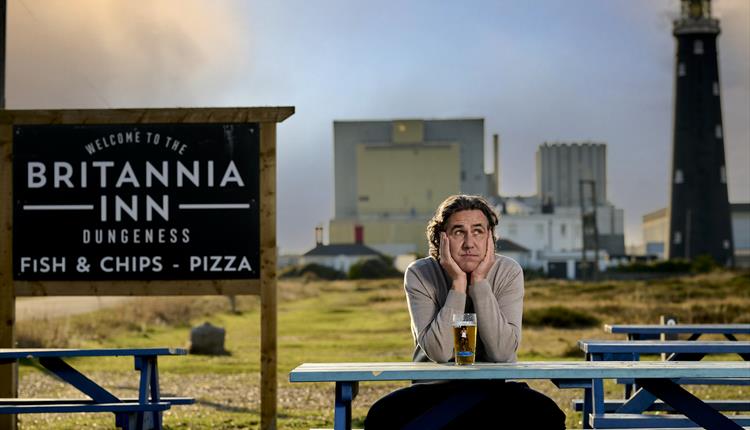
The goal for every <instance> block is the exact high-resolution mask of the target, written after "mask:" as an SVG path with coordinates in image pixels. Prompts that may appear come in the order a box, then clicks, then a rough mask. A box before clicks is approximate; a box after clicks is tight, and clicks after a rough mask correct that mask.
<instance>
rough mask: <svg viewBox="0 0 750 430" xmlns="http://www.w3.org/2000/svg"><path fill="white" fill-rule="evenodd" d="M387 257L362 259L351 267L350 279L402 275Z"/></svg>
mask: <svg viewBox="0 0 750 430" xmlns="http://www.w3.org/2000/svg"><path fill="white" fill-rule="evenodd" d="M401 276H402V273H401V272H399V271H398V270H396V268H395V267H393V262H392V261H391V259H389V258H387V257H381V258H374V259H367V260H360V261H358V262H356V263H354V264H352V266H351V267H350V268H349V279H382V278H396V277H401Z"/></svg>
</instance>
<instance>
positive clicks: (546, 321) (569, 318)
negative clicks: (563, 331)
mask: <svg viewBox="0 0 750 430" xmlns="http://www.w3.org/2000/svg"><path fill="white" fill-rule="evenodd" d="M523 324H524V325H525V326H530V327H541V326H549V327H555V328H585V327H593V326H597V325H599V320H598V319H596V318H595V317H593V316H591V315H589V314H587V313H585V312H581V311H576V310H573V309H568V308H565V307H562V306H551V307H548V308H542V309H531V310H530V311H528V312H525V313H524V316H523Z"/></svg>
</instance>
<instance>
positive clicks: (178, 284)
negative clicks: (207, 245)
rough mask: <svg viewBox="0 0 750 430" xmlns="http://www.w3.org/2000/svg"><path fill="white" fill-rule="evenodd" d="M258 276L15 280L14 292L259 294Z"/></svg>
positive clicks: (50, 293)
mask: <svg viewBox="0 0 750 430" xmlns="http://www.w3.org/2000/svg"><path fill="white" fill-rule="evenodd" d="M260 283H261V281H260V280H257V279H224V280H198V281H54V282H52V281H16V282H15V289H16V296H19V297H20V296H188V295H191V296H204V295H242V294H246V295H259V294H260Z"/></svg>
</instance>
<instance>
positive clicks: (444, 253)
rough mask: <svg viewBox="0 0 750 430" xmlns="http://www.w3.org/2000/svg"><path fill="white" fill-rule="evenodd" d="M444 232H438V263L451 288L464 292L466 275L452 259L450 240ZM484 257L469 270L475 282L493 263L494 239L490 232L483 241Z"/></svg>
mask: <svg viewBox="0 0 750 430" xmlns="http://www.w3.org/2000/svg"><path fill="white" fill-rule="evenodd" d="M449 240H450V239H449V238H448V235H447V234H446V233H445V232H442V233H440V265H441V266H443V269H445V271H446V272H447V273H448V276H449V277H450V279H451V281H452V288H454V289H455V290H457V291H460V292H462V293H466V288H467V286H468V276H467V273H466V272H464V271H463V270H462V269H461V268H460V267H459V266H458V264H457V263H456V261H455V260H453V257H452V256H451V250H450V242H449ZM484 251H485V252H484V258H482V261H480V262H479V264H478V265H477V267H476V268H474V270H473V271H472V272H471V282H472V283H477V282H479V281H483V280H484V279H486V278H487V273H489V271H490V269H491V268H492V265H493V264H494V263H495V241H494V240H493V238H492V234H487V240H486V241H485V243H484Z"/></svg>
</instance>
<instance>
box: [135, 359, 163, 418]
mask: <svg viewBox="0 0 750 430" xmlns="http://www.w3.org/2000/svg"><path fill="white" fill-rule="evenodd" d="M135 369H136V370H139V371H140V372H141V378H140V384H139V386H138V403H149V402H158V401H159V399H160V397H159V396H160V393H159V370H158V366H157V364H156V356H136V357H135ZM149 428H153V429H156V430H161V428H162V427H161V412H160V411H152V412H138V413H137V414H136V430H146V429H149Z"/></svg>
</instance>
